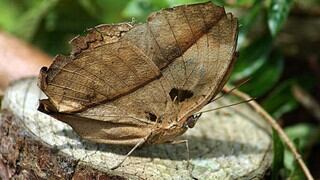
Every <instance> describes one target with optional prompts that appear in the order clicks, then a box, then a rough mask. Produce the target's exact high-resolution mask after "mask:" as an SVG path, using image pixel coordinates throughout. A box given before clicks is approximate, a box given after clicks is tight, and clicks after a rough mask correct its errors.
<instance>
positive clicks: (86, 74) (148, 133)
mask: <svg viewBox="0 0 320 180" xmlns="http://www.w3.org/2000/svg"><path fill="white" fill-rule="evenodd" d="M237 34H238V21H237V19H236V18H234V17H233V16H232V14H230V13H228V14H227V13H226V12H225V10H224V8H222V7H218V6H215V5H213V4H212V3H201V4H194V5H183V6H177V7H174V8H169V9H163V10H161V11H159V12H156V13H152V14H151V15H150V16H149V17H148V19H147V22H146V23H144V24H131V23H122V24H113V25H100V26H97V27H95V28H92V29H89V32H88V34H87V35H85V36H79V37H76V38H74V39H73V40H71V45H72V53H71V54H70V55H69V56H62V55H58V56H56V57H55V58H54V61H53V63H52V65H51V66H50V67H49V68H46V67H43V68H42V69H41V71H40V75H39V86H40V88H41V89H42V91H43V92H44V93H45V94H46V95H47V96H48V99H45V100H40V106H39V110H40V111H42V112H44V113H46V114H48V115H50V116H52V117H54V118H56V119H58V120H60V121H63V122H65V123H67V124H69V125H70V126H72V128H73V129H74V130H75V131H76V132H77V133H78V134H79V135H80V136H81V137H82V138H84V139H87V140H90V141H94V142H98V143H108V144H122V145H137V144H138V145H141V144H159V143H165V142H168V141H172V140H174V139H175V137H177V136H179V135H181V134H183V133H184V132H185V131H186V130H187V129H188V128H191V127H193V126H194V125H195V122H196V120H197V117H196V116H194V115H193V114H194V113H195V112H197V111H199V110H200V109H201V108H202V107H203V106H205V105H206V104H208V103H209V102H210V101H211V100H212V99H213V98H214V97H215V96H216V95H217V93H218V92H219V91H220V90H221V89H222V87H223V86H224V84H225V83H226V81H227V79H228V75H229V74H230V72H231V69H232V65H233V63H234V60H235V58H234V57H235V50H236V44H237Z"/></svg>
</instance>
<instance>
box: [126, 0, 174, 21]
mask: <svg viewBox="0 0 320 180" xmlns="http://www.w3.org/2000/svg"><path fill="white" fill-rule="evenodd" d="M166 7H169V4H168V3H167V1H163V0H154V1H148V0H134V1H130V2H129V3H128V5H127V6H126V8H125V9H124V10H123V12H122V14H123V15H124V16H125V17H130V18H132V17H134V18H136V19H137V20H138V21H145V19H146V17H147V16H148V15H149V14H150V13H151V12H153V11H157V10H159V9H161V8H166Z"/></svg>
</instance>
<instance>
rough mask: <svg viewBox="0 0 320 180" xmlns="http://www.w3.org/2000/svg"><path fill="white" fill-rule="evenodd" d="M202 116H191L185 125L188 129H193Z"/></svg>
mask: <svg viewBox="0 0 320 180" xmlns="http://www.w3.org/2000/svg"><path fill="white" fill-rule="evenodd" d="M200 116H201V113H200V114H199V115H191V116H189V117H188V119H187V121H186V123H185V125H186V126H188V128H193V127H194V126H195V125H196V123H197V121H198V119H199V118H200Z"/></svg>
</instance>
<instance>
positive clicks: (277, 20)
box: [268, 0, 293, 36]
mask: <svg viewBox="0 0 320 180" xmlns="http://www.w3.org/2000/svg"><path fill="white" fill-rule="evenodd" d="M292 2H293V0H271V4H270V6H269V9H268V26H269V29H270V32H271V34H272V36H276V35H277V33H278V32H279V31H280V30H281V28H282V26H283V24H284V22H285V21H286V19H287V17H288V14H289V11H290V8H291V5H292Z"/></svg>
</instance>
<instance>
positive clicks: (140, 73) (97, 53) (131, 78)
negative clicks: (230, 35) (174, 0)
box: [39, 4, 224, 112]
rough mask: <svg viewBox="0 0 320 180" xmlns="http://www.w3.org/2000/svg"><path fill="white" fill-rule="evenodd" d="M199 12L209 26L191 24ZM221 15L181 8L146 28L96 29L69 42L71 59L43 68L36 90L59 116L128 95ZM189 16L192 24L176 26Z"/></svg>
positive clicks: (203, 8)
mask: <svg viewBox="0 0 320 180" xmlns="http://www.w3.org/2000/svg"><path fill="white" fill-rule="evenodd" d="M199 10H201V11H203V12H202V13H204V14H206V16H204V17H205V18H206V21H207V24H203V23H200V22H199V21H196V19H197V18H199V17H195V18H196V19H195V20H194V18H193V15H197V16H199V15H201V14H199V13H200V12H199ZM186 11H187V12H186ZM223 12H224V11H223V9H222V8H218V7H216V6H212V5H210V6H208V5H207V4H201V5H190V6H180V7H176V8H174V9H166V10H163V11H161V12H159V13H154V14H152V15H151V16H150V17H149V18H148V22H147V23H146V24H141V25H137V26H131V25H130V24H120V25H107V26H100V27H96V28H94V29H92V30H90V32H89V34H88V35H87V36H86V37H78V38H76V39H74V40H73V41H72V43H71V44H72V45H73V53H72V55H71V56H68V57H65V56H57V57H56V58H55V60H54V62H53V64H52V65H51V66H50V67H49V69H45V68H44V69H42V71H41V79H40V83H39V84H40V85H41V86H40V87H41V89H42V90H43V91H44V92H45V94H46V95H47V96H48V97H49V100H50V102H51V103H52V104H54V106H55V107H56V109H57V110H58V111H59V112H77V111H81V110H83V109H85V108H88V107H92V106H95V105H98V104H100V103H103V102H107V101H110V100H113V99H116V98H118V97H119V96H122V95H126V94H129V93H131V92H132V91H134V90H136V89H137V88H139V87H142V86H143V85H145V84H147V83H148V82H150V81H152V80H154V79H156V78H158V77H159V76H160V75H161V73H160V69H162V68H164V67H166V66H167V65H168V64H170V63H171V62H172V61H173V60H174V59H175V58H177V57H179V56H181V55H182V54H183V53H184V52H185V51H186V50H187V49H188V48H189V47H190V46H191V45H192V44H193V43H194V42H195V41H196V40H197V39H199V37H201V36H202V35H203V34H204V33H206V32H207V31H208V29H209V28H210V27H211V26H212V25H213V24H214V23H216V21H217V20H218V19H220V18H221V16H222V15H223ZM189 13H191V14H189ZM187 16H188V17H189V19H192V20H191V21H181V22H180V21H179V20H180V18H182V17H185V18H187ZM170 21H175V23H176V24H175V26H172V25H171V24H170V23H169V22H170ZM190 23H191V24H190ZM189 26H194V27H195V28H193V31H190V30H188V27H189ZM173 31H174V32H175V33H172V32H173Z"/></svg>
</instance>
